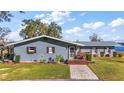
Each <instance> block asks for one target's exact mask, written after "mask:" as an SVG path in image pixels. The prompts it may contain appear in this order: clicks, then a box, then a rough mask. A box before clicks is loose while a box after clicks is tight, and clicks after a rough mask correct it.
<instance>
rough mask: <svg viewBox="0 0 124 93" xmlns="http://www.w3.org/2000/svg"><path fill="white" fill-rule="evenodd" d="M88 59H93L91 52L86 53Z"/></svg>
mask: <svg viewBox="0 0 124 93" xmlns="http://www.w3.org/2000/svg"><path fill="white" fill-rule="evenodd" d="M86 60H88V61H91V60H92V55H91V54H90V53H86Z"/></svg>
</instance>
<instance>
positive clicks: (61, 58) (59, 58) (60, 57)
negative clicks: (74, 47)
mask: <svg viewBox="0 0 124 93" xmlns="http://www.w3.org/2000/svg"><path fill="white" fill-rule="evenodd" d="M56 61H57V62H63V61H64V58H63V56H62V55H56Z"/></svg>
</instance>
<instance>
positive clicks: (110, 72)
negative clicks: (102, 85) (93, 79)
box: [88, 58, 124, 80]
mask: <svg viewBox="0 0 124 93" xmlns="http://www.w3.org/2000/svg"><path fill="white" fill-rule="evenodd" d="M93 61H95V63H92V64H89V65H88V66H89V67H90V68H91V69H92V71H93V72H94V73H96V75H97V76H98V77H99V79H100V80H124V58H93Z"/></svg>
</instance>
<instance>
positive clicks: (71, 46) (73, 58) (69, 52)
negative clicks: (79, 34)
mask: <svg viewBox="0 0 124 93" xmlns="http://www.w3.org/2000/svg"><path fill="white" fill-rule="evenodd" d="M72 47H73V48H74V52H75V53H76V48H75V46H69V59H72V58H71V57H70V48H72ZM75 53H74V55H75ZM73 59H74V58H73Z"/></svg>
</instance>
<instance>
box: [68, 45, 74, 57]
mask: <svg viewBox="0 0 124 93" xmlns="http://www.w3.org/2000/svg"><path fill="white" fill-rule="evenodd" d="M74 58H75V46H69V59H74Z"/></svg>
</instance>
